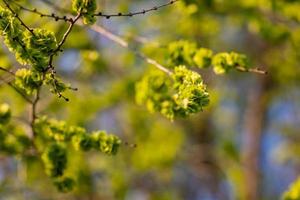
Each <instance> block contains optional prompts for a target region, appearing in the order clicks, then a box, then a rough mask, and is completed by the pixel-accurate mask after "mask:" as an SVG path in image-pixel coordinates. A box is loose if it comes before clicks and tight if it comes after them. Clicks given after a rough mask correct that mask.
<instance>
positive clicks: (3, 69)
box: [0, 66, 15, 76]
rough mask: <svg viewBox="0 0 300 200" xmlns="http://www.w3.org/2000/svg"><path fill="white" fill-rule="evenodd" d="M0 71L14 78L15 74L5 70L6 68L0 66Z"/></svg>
mask: <svg viewBox="0 0 300 200" xmlns="http://www.w3.org/2000/svg"><path fill="white" fill-rule="evenodd" d="M0 70H2V71H4V72H6V73H9V74H10V75H12V76H15V73H14V72H13V71H10V70H8V69H6V68H4V67H1V66H0Z"/></svg>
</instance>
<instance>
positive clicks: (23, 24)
mask: <svg viewBox="0 0 300 200" xmlns="http://www.w3.org/2000/svg"><path fill="white" fill-rule="evenodd" d="M3 2H4V4H5V5H6V7H7V8H8V9H9V10H10V11H11V12H12V13H13V14H14V16H15V17H16V18H17V19H18V20H19V22H20V23H21V25H22V26H24V27H25V28H26V29H27V30H28V31H29V32H30V33H31V34H32V35H34V36H35V34H34V32H33V29H31V28H29V27H28V26H27V25H26V24H25V23H24V22H23V20H22V19H21V18H20V17H19V15H18V13H16V12H15V11H14V10H13V9H12V8H11V7H10V5H9V4H8V3H7V2H6V0H3Z"/></svg>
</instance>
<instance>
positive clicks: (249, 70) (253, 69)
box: [236, 66, 268, 75]
mask: <svg viewBox="0 0 300 200" xmlns="http://www.w3.org/2000/svg"><path fill="white" fill-rule="evenodd" d="M236 69H237V70H238V71H240V72H252V73H256V74H263V75H266V74H268V72H267V71H263V70H261V69H259V68H249V69H247V68H244V67H239V66H237V67H236Z"/></svg>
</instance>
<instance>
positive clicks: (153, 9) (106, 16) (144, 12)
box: [82, 0, 179, 19]
mask: <svg viewBox="0 0 300 200" xmlns="http://www.w3.org/2000/svg"><path fill="white" fill-rule="evenodd" d="M177 1H179V0H171V1H169V2H168V3H165V4H162V5H159V6H154V7H152V8H148V9H143V10H141V11H136V12H129V13H120V12H119V13H117V14H103V13H102V12H98V13H96V14H93V15H92V16H95V17H105V18H107V19H109V18H111V17H133V16H135V15H144V14H146V13H148V12H151V11H155V10H158V9H160V8H163V7H166V6H169V5H171V4H173V3H175V2H177ZM82 14H85V13H82Z"/></svg>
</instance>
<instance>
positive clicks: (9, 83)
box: [0, 77, 32, 103]
mask: <svg viewBox="0 0 300 200" xmlns="http://www.w3.org/2000/svg"><path fill="white" fill-rule="evenodd" d="M0 80H2V81H4V82H5V83H6V84H7V85H9V86H10V87H11V88H12V89H14V90H15V91H16V92H17V93H18V94H19V95H21V96H22V97H23V99H24V100H26V101H27V102H28V103H32V100H31V99H30V98H29V97H28V96H27V95H26V94H24V93H23V92H22V91H21V90H19V88H17V87H16V86H15V85H14V84H13V83H11V82H6V81H5V80H4V79H3V78H2V77H0Z"/></svg>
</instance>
